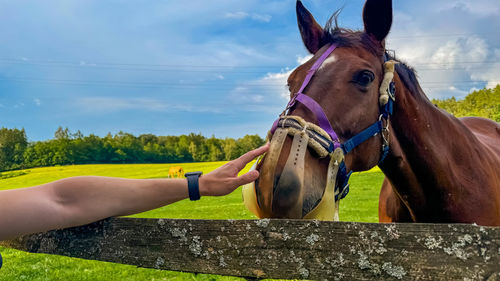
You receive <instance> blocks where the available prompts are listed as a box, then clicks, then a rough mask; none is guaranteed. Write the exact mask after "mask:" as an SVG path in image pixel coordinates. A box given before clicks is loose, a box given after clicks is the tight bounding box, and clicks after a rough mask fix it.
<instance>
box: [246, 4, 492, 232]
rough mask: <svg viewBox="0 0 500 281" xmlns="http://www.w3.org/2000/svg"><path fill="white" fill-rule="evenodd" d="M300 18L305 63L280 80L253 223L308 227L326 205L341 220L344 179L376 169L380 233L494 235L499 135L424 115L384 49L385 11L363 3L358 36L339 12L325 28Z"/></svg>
mask: <svg viewBox="0 0 500 281" xmlns="http://www.w3.org/2000/svg"><path fill="white" fill-rule="evenodd" d="M296 13H297V20H298V27H299V30H300V35H301V37H302V41H303V43H304V45H305V47H306V49H307V50H308V51H309V52H310V53H311V54H313V57H312V58H311V59H310V60H309V61H307V62H305V63H304V64H302V65H300V66H299V67H297V68H296V69H295V70H294V71H293V72H292V73H291V74H290V76H289V77H288V87H289V90H290V98H291V99H290V102H289V103H288V105H287V107H286V109H285V111H284V112H283V113H282V114H281V115H280V118H279V119H278V120H276V122H275V123H274V124H273V126H272V129H271V131H270V133H269V136H268V137H269V139H270V141H271V147H270V150H269V152H268V153H267V154H266V155H265V156H264V157H263V159H261V161H259V164H258V166H257V169H258V170H259V171H260V176H259V178H258V179H257V181H256V182H255V185H254V190H255V191H254V194H252V196H254V197H255V199H256V204H257V205H256V206H254V207H255V208H257V209H258V214H259V216H260V217H267V218H293V219H303V218H308V214H310V213H311V212H314V211H315V209H317V208H319V206H318V205H321V204H322V202H323V201H325V200H327V201H333V200H335V203H336V204H337V205H336V206H337V208H336V210H335V211H338V201H339V200H340V199H341V198H342V197H343V196H345V193H346V190H348V185H347V182H348V178H349V175H350V173H352V172H353V171H365V170H368V169H371V168H372V167H374V166H376V165H378V166H379V167H380V169H381V170H382V172H383V173H384V174H385V179H384V182H383V185H382V188H381V192H380V197H379V221H380V222H419V223H476V224H479V225H489V226H495V225H497V226H498V225H500V124H498V123H496V122H493V121H491V120H488V119H483V118H475V117H467V118H455V117H454V116H452V115H451V114H449V113H447V112H445V111H444V110H441V109H439V108H438V107H437V106H435V105H434V104H432V102H431V101H430V100H429V99H428V98H427V96H426V95H425V93H424V91H423V90H422V88H421V87H420V85H419V82H418V80H417V76H416V74H415V71H414V70H413V69H412V68H411V67H410V66H408V65H407V64H406V63H404V62H402V61H401V60H398V59H397V58H396V57H395V55H394V54H390V53H389V52H388V51H387V50H386V49H385V39H386V37H387V35H388V34H389V31H390V29H391V26H392V18H393V11H392V1H391V0H367V1H366V2H365V4H364V7H363V14H362V18H363V24H364V30H358V31H353V30H348V29H344V28H341V27H339V26H338V24H337V15H338V13H337V12H336V13H334V15H333V16H332V17H331V18H330V20H329V21H328V23H327V24H326V26H325V27H324V28H322V27H321V26H320V25H319V24H318V23H317V22H316V20H315V19H314V17H313V16H312V14H311V13H310V12H309V11H308V10H307V9H306V8H305V7H304V5H303V4H302V2H301V1H300V0H298V1H297V2H296ZM335 153H336V154H335ZM332 188H335V190H334V192H333V191H332V190H333V189H332ZM333 195H335V196H334V197H333ZM326 197H328V198H326ZM312 217H313V218H314V216H312ZM329 219H338V218H333V217H330V218H329Z"/></svg>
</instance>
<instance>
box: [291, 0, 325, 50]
mask: <svg viewBox="0 0 500 281" xmlns="http://www.w3.org/2000/svg"><path fill="white" fill-rule="evenodd" d="M296 9H297V23H298V25H299V30H300V35H301V36H302V41H303V42H304V45H305V46H306V48H307V50H308V51H309V52H310V53H311V54H314V53H316V52H317V51H318V50H319V49H320V48H321V47H323V45H324V44H325V42H324V41H325V39H324V38H325V35H324V32H323V28H322V27H321V26H320V25H319V24H318V23H317V22H316V20H315V19H314V17H313V16H312V15H311V13H310V12H309V11H308V10H307V9H306V8H305V7H304V5H302V2H301V1H300V0H297V5H296Z"/></svg>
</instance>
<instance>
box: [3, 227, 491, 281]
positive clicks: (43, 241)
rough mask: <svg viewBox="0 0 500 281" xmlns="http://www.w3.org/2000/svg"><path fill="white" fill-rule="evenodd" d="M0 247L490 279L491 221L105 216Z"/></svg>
mask: <svg viewBox="0 0 500 281" xmlns="http://www.w3.org/2000/svg"><path fill="white" fill-rule="evenodd" d="M0 244H1V245H3V246H7V247H11V248H15V249H20V250H24V251H28V252H32V253H47V254H55V255H63V256H70V257H77V258H83V259H91V260H99V261H108V262H115V263H121V264H130V265H136V266H139V267H148V268H156V269H165V270H175V271H184V272H197V273H211V274H221V275H232V276H243V277H253V278H284V279H315V280H373V279H383V280H490V281H491V280H500V228H498V227H496V228H494V227H482V226H476V225H461V224H450V225H445V224H371V223H353V222H319V221H304V220H269V219H264V220H173V219H136V218H110V219H106V220H103V221H99V222H96V223H93V224H90V225H85V226H80V227H75V228H68V229H63V230H55V231H50V232H46V233H38V234H33V235H26V236H22V237H19V238H17V239H13V240H8V241H2V242H0Z"/></svg>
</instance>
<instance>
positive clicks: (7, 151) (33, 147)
mask: <svg viewBox="0 0 500 281" xmlns="http://www.w3.org/2000/svg"><path fill="white" fill-rule="evenodd" d="M432 102H433V103H434V104H436V105H437V106H438V107H440V108H442V109H444V110H446V111H448V112H450V113H452V114H454V115H455V116H457V117H461V116H479V117H485V118H490V119H492V120H495V121H497V122H500V85H498V86H497V87H495V88H493V89H482V90H477V91H474V92H472V93H470V94H469V95H467V96H466V97H465V98H464V99H461V100H457V99H456V98H454V97H453V98H449V99H443V100H436V99H435V100H432ZM262 144H264V140H263V139H262V138H261V137H260V136H258V135H246V136H244V137H242V138H239V139H233V138H225V139H218V138H215V137H214V136H212V137H210V138H206V137H204V136H202V135H201V134H194V133H191V134H189V135H181V136H155V135H152V134H144V135H140V136H138V137H136V136H134V135H132V134H129V133H124V132H119V133H118V134H115V135H111V134H108V135H106V136H105V137H99V136H96V135H93V134H91V135H88V136H84V135H83V134H82V133H81V132H80V131H77V132H75V133H72V132H70V131H69V130H68V128H66V129H63V128H62V127H60V128H59V129H57V131H56V132H55V134H54V138H53V139H50V140H46V141H37V142H28V140H27V137H26V132H25V131H24V129H7V128H2V129H0V171H6V170H14V169H22V168H32V167H42V166H54V165H70V164H97V163H175V162H204V161H222V160H226V161H227V160H232V159H234V158H236V157H239V156H240V155H242V154H243V153H245V152H247V151H249V150H251V149H254V148H257V147H259V146H260V145H262Z"/></svg>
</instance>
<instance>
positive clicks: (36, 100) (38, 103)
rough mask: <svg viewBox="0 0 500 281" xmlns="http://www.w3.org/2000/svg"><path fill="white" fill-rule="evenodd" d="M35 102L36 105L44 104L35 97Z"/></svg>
mask: <svg viewBox="0 0 500 281" xmlns="http://www.w3.org/2000/svg"><path fill="white" fill-rule="evenodd" d="M33 102H34V103H35V104H36V106H40V105H41V104H42V102H41V101H40V99H38V98H35V99H33Z"/></svg>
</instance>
